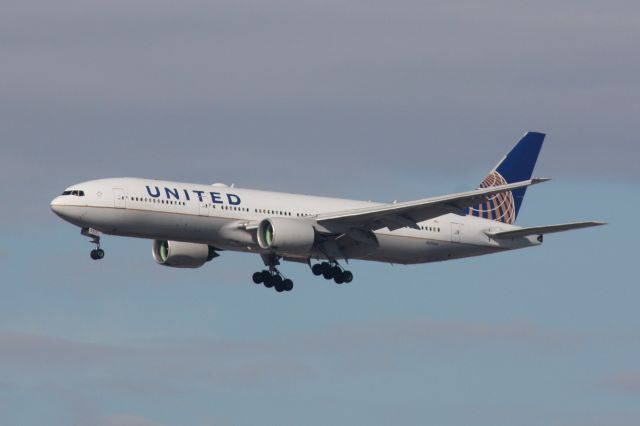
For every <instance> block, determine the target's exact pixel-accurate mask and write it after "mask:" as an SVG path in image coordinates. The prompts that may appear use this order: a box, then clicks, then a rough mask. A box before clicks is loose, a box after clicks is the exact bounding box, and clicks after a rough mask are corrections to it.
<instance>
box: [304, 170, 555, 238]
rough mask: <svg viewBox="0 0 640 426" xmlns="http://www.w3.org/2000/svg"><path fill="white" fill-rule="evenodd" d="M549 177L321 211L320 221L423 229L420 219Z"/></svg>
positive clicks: (457, 210) (460, 210) (459, 210)
mask: <svg viewBox="0 0 640 426" xmlns="http://www.w3.org/2000/svg"><path fill="white" fill-rule="evenodd" d="M548 180H549V179H543V178H536V179H530V180H525V181H522V182H515V183H510V184H507V185H501V186H493V187H489V188H479V189H476V190H473V191H467V192H461V193H458V194H452V195H444V196H440V197H432V198H424V199H422V200H415V201H408V202H405V203H396V204H383V205H377V206H373V207H365V208H360V209H354V210H346V211H340V212H332V213H325V214H320V215H318V216H317V218H316V220H317V221H318V223H328V222H333V223H340V224H350V225H354V226H358V227H365V228H369V229H380V228H384V227H385V226H386V227H388V228H389V229H391V230H394V229H398V228H403V227H410V228H415V229H419V226H418V225H417V223H418V222H422V221H425V220H428V219H432V218H435V217H438V216H442V215H443V214H447V213H458V214H465V212H464V209H466V208H468V207H471V206H475V205H478V204H479V203H482V202H484V201H487V200H488V199H490V198H491V197H492V196H494V195H496V194H499V193H501V192H507V191H512V190H515V189H519V188H526V187H527V186H531V185H535V184H537V183H541V182H546V181H548Z"/></svg>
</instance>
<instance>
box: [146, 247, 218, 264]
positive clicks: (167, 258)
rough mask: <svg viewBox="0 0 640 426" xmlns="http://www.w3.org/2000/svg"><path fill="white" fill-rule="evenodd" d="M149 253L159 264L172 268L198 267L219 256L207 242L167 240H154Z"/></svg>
mask: <svg viewBox="0 0 640 426" xmlns="http://www.w3.org/2000/svg"><path fill="white" fill-rule="evenodd" d="M151 253H152V254H153V259H154V260H155V261H156V262H157V263H159V264H160V265H164V266H172V267H174V268H199V267H201V266H202V265H204V264H205V262H208V261H210V260H211V259H213V258H214V257H217V256H219V254H218V253H216V252H215V249H214V248H213V247H211V246H209V245H207V244H197V243H183V242H181V241H167V240H155V241H154V242H153V248H152V250H151Z"/></svg>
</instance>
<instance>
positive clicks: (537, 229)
mask: <svg viewBox="0 0 640 426" xmlns="http://www.w3.org/2000/svg"><path fill="white" fill-rule="evenodd" d="M600 225H606V223H605V222H575V223H563V224H561V225H547V226H534V227H531V228H521V229H514V230H513V231H503V232H496V233H489V234H488V235H489V236H490V237H492V238H517V237H527V236H529V235H541V234H553V233H554V232H563V231H570V230H572V229H580V228H590V227H592V226H600Z"/></svg>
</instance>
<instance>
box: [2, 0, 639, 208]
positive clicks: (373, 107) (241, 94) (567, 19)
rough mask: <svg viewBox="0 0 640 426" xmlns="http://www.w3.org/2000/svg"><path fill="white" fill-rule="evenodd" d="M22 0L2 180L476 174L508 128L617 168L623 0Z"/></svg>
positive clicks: (562, 160)
mask: <svg viewBox="0 0 640 426" xmlns="http://www.w3.org/2000/svg"><path fill="white" fill-rule="evenodd" d="M37 4H38V7H34V4H33V3H29V2H27V3H25V2H10V3H9V4H7V5H5V7H4V8H3V14H2V17H0V38H1V39H2V40H3V43H2V47H1V49H2V55H3V56H2V57H3V64H2V65H3V67H2V69H3V72H2V74H1V75H0V96H2V98H3V100H4V102H3V104H2V106H0V137H1V139H2V147H1V148H0V149H1V151H0V153H1V154H2V156H1V158H2V160H0V161H1V164H0V165H2V167H1V168H0V169H1V170H2V172H0V173H2V175H0V176H1V177H2V178H3V179H4V180H14V179H16V178H18V177H21V176H27V175H28V176H31V177H33V181H34V182H42V181H44V180H47V181H48V183H47V185H49V186H50V190H51V191H53V190H54V188H55V189H56V190H58V189H59V188H60V187H61V186H64V185H66V184H69V183H72V182H75V181H79V180H83V179H89V178H93V177H103V176H111V175H144V176H151V177H167V178H179V179H188V180H200V181H204V182H206V181H208V180H234V181H241V183H242V184H245V185H253V186H260V187H266V188H274V187H280V188H283V189H288V190H302V189H303V188H307V187H308V186H309V185H310V184H314V186H319V188H318V191H321V192H324V193H335V189H334V188H335V187H336V186H339V185H342V184H344V182H345V181H346V182H349V184H350V185H352V186H353V188H349V189H345V191H347V192H348V193H353V192H352V191H354V190H355V188H358V187H360V188H364V189H363V190H364V191H366V190H367V185H372V184H373V185H374V186H375V185H380V184H381V182H383V181H387V180H389V179H396V180H397V181H403V180H406V179H407V174H409V175H410V176H411V177H420V178H422V179H426V177H427V175H429V176H433V174H434V173H435V174H442V175H450V174H451V173H450V168H451V165H452V164H455V167H456V169H457V170H458V169H467V170H468V171H467V172H466V173H467V174H468V175H469V176H471V177H473V178H475V179H477V178H479V174H480V173H482V172H484V171H485V170H486V169H487V168H489V167H491V166H492V165H493V163H494V162H495V160H496V159H497V158H498V157H499V156H500V155H501V154H502V153H503V152H504V151H505V150H506V149H507V148H508V147H509V145H510V144H511V142H512V141H513V140H514V139H516V138H517V137H518V136H519V135H520V134H521V133H522V132H523V131H524V130H527V129H537V130H542V131H548V132H549V133H550V138H549V144H548V147H547V149H546V151H545V152H546V153H545V154H543V158H542V160H543V166H541V167H543V170H544V171H545V173H544V174H550V175H554V176H577V177H583V176H589V177H590V178H592V179H594V180H595V179H598V180H599V179H636V178H637V173H636V171H635V163H634V158H635V157H636V156H637V155H636V154H637V148H636V141H635V136H634V134H635V117H637V116H638V113H639V112H640V111H639V110H638V107H639V106H638V103H637V98H638V95H639V94H640V93H639V92H640V88H639V84H638V82H637V78H636V76H637V74H638V71H639V68H640V60H638V58H637V55H633V54H632V53H633V52H634V51H635V44H634V42H635V40H637V38H638V36H639V35H640V34H638V31H639V30H638V28H640V25H638V18H637V17H638V16H640V13H634V12H640V10H638V5H637V3H633V2H625V1H622V0H618V1H614V2H610V3H607V5H606V7H604V6H603V5H602V4H600V3H599V2H590V3H584V2H563V3H557V2H542V3H540V2H538V3H536V4H535V7H534V6H533V5H530V6H529V5H527V4H517V5H515V4H513V3H512V2H505V1H497V0H493V1H491V2H489V3H486V2H485V3H483V4H482V6H479V5H478V4H477V3H474V2H463V3H459V2H457V3H451V2H427V3H425V2H414V1H408V0H407V1H403V2H400V3H394V4H393V5H392V6H391V4H385V3H379V4H370V3H363V2H360V1H356V0H353V1H349V2H336V1H330V2H321V3H319V2H291V1H284V0H281V1H276V2H271V3H270V4H269V7H265V5H264V4H262V3H260V2H256V1H247V2H231V1H223V2H215V3H210V2H203V1H199V0H188V1H186V2H182V3H181V4H180V6H179V7H177V6H176V5H175V4H173V3H171V2H165V1H162V2H149V1H147V0H137V1H133V2H124V1H120V0H118V1H115V2H107V3H99V2H95V3H91V2H90V3H87V2H79V1H74V0H63V1H62V2H57V3H56V7H52V6H51V5H50V4H48V3H46V2H38V3H37ZM496 11H499V13H496ZM460 152H465V155H460V154H459V153H460ZM229 159H230V160H231V161H229ZM372 165H378V166H376V167H372ZM382 165H384V167H382ZM329 170H330V171H331V172H330V173H328V171H329ZM51 176H55V177H54V178H53V179H50V177H51ZM292 176H295V177H296V179H291V177H292ZM319 176H322V178H320V179H319V178H318V177H319ZM463 177H466V176H463ZM474 183H475V181H474ZM28 185H31V184H28ZM392 186H393V185H392ZM46 189H47V190H49V187H47V188H46ZM4 190H8V191H12V189H11V188H7V189H4ZM18 195H19V194H18Z"/></svg>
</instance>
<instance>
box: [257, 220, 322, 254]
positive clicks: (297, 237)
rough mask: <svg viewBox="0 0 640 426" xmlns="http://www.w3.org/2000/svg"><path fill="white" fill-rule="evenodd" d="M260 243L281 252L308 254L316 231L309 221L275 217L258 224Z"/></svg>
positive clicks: (266, 247)
mask: <svg viewBox="0 0 640 426" xmlns="http://www.w3.org/2000/svg"><path fill="white" fill-rule="evenodd" d="M257 237H258V238H257V239H258V245H259V246H260V248H262V249H272V250H276V251H278V252H281V253H291V254H306V253H308V252H309V251H310V250H311V248H312V247H313V243H314V241H315V237H316V232H315V230H314V229H313V226H312V225H311V224H309V223H308V222H303V221H301V220H296V219H285V218H279V217H273V218H268V219H263V220H262V222H260V224H259V225H258V232H257Z"/></svg>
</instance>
